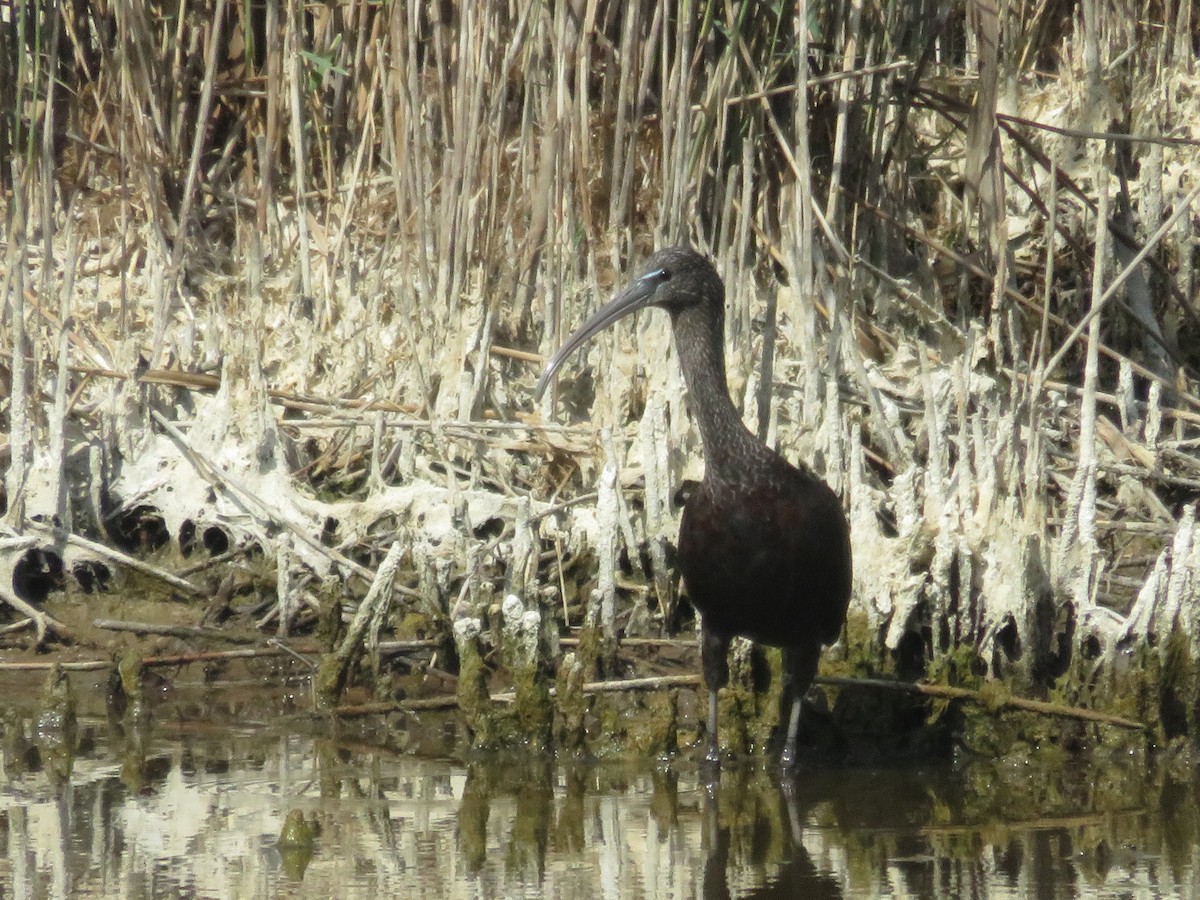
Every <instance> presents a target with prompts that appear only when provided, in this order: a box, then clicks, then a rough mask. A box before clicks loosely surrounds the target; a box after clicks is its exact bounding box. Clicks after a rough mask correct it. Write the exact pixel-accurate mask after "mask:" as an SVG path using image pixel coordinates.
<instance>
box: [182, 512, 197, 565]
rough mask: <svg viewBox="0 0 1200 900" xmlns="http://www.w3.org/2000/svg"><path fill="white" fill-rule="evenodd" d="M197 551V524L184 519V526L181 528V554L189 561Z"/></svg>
mask: <svg viewBox="0 0 1200 900" xmlns="http://www.w3.org/2000/svg"><path fill="white" fill-rule="evenodd" d="M195 549H196V523H195V522H193V521H192V520H191V519H184V520H183V524H182V525H180V526H179V552H180V553H181V554H183V557H184V559H187V558H188V557H189V556H191V555H192V551H193V550H195Z"/></svg>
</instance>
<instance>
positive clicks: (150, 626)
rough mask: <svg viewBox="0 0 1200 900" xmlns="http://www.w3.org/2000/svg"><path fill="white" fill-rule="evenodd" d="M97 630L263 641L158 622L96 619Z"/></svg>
mask: <svg viewBox="0 0 1200 900" xmlns="http://www.w3.org/2000/svg"><path fill="white" fill-rule="evenodd" d="M92 625H93V626H95V627H96V628H103V629H105V630H106V631H132V632H134V633H135V634H157V635H163V636H166V637H177V638H185V639H186V638H206V639H209V640H218V641H228V642H229V643H231V644H253V643H256V642H257V641H259V640H261V638H260V637H258V636H257V635H247V634H231V633H229V632H227V631H222V630H221V629H220V628H205V627H203V626H201V625H163V624H161V623H158V622H119V621H117V620H116V619H96V620H95V621H94V622H92Z"/></svg>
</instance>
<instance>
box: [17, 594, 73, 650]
mask: <svg viewBox="0 0 1200 900" xmlns="http://www.w3.org/2000/svg"><path fill="white" fill-rule="evenodd" d="M0 600H2V601H4V602H5V603H7V604H8V605H9V606H11V607H12V608H13V609H15V610H16V611H17V612H19V613H21V614H22V615H25V616H28V617H29V619H30V620H31V621H32V624H33V625H34V626H35V627H36V628H37V646H39V647H40V646H41V645H42V644H43V643H45V640H46V632H47V631H53V632H54V633H55V634H57V635H59V636H60V637H66V638H69V637H70V636H71V632H70V631H68V630H67V626H66V625H64V624H63V623H62V622H60V621H58V619H56V618H54V617H53V616H51V615H49V614H48V613H44V612H42V611H41V610H40V609H35V608H34V607H32V606H30V605H29V604H28V603H26V602H25V601H24V600H22V599H21V598H20V597H18V596H17V595H16V594H14V593H13V592H12V591H10V590H8V589H7V588H5V587H0Z"/></svg>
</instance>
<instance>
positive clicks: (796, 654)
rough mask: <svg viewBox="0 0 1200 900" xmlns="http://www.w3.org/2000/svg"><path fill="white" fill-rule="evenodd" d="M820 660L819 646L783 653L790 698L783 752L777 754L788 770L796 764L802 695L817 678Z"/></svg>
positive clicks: (780, 763) (791, 648)
mask: <svg viewBox="0 0 1200 900" xmlns="http://www.w3.org/2000/svg"><path fill="white" fill-rule="evenodd" d="M820 659H821V645H820V644H816V645H814V646H811V647H804V646H801V647H790V648H788V649H787V650H785V651H784V654H783V665H784V672H785V674H786V676H787V680H788V684H787V688H788V691H789V693H790V694H791V697H792V707H791V711H790V713H789V714H788V728H787V735H786V736H785V737H784V740H783V751H782V752H781V753H780V754H779V765H780V766H782V767H783V768H785V769H790V768H791V767H792V766H793V765H794V764H795V762H796V735H797V734H798V733H799V731H800V709H801V706H802V704H803V702H804V695H805V694H807V693H808V689H809V687H811V686H812V682H813V679H814V678H816V677H817V663H818V662H820Z"/></svg>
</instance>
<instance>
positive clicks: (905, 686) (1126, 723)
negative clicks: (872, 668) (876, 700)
mask: <svg viewBox="0 0 1200 900" xmlns="http://www.w3.org/2000/svg"><path fill="white" fill-rule="evenodd" d="M813 683H814V684H824V685H828V686H830V687H867V688H876V689H879V690H886V691H900V692H901V693H904V694H922V695H924V696H926V697H936V698H938V699H939V700H969V701H971V702H972V703H977V704H979V705H980V706H995V707H997V708H998V709H1019V710H1022V711H1023V712H1031V713H1037V714H1038V715H1042V716H1057V717H1059V718H1063V719H1078V720H1080V721H1083V722H1097V723H1099V724H1101V725H1115V726H1117V727H1118V728H1129V729H1132V730H1134V731H1146V730H1148V729H1149V726H1148V725H1146V724H1144V723H1142V722H1135V721H1134V720H1133V719H1125V718H1122V717H1121V716H1114V715H1110V714H1109V713H1102V712H1097V711H1096V710H1094V709H1084V708H1083V707H1082V706H1067V705H1065V704H1062V703H1048V702H1047V701H1045V700H1027V699H1025V698H1024V697H1004V698H1002V699H999V700H995V699H993V698H991V697H989V696H987V695H985V694H984V693H983V692H982V691H973V690H970V689H969V688H960V687H951V686H950V685H947V684H924V683H922V682H911V681H890V680H888V679H886V678H843V677H841V676H836V675H818V676H817V677H816V678H814V679H813Z"/></svg>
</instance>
